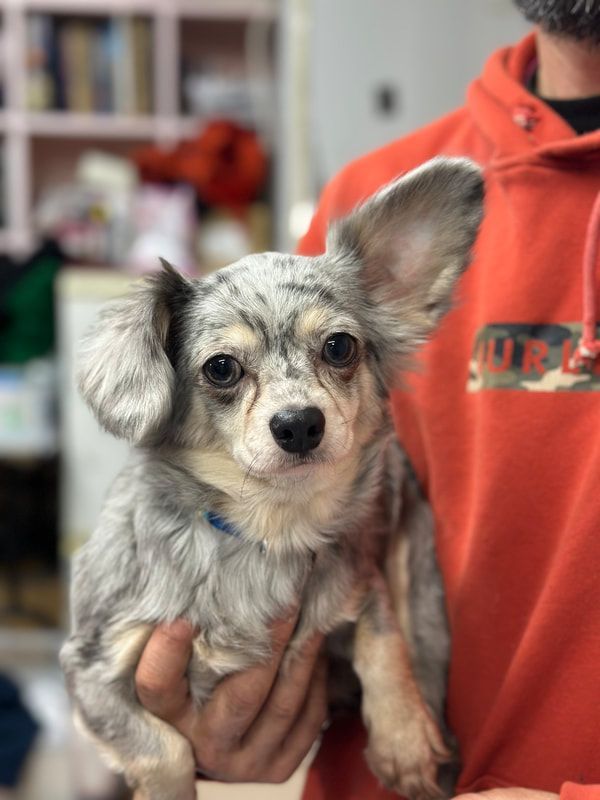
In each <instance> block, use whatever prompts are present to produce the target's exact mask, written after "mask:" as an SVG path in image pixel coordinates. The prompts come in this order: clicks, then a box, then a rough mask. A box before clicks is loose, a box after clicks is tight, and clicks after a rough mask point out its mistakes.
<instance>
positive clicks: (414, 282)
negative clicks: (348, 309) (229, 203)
mask: <svg viewBox="0 0 600 800" xmlns="http://www.w3.org/2000/svg"><path fill="white" fill-rule="evenodd" d="M482 213H483V179H482V176H481V170H480V169H479V167H478V166H476V165H475V164H474V163H473V162H472V161H469V160H468V159H466V158H436V159H433V160H432V161H429V162H427V163H426V164H424V165H423V166H421V167H418V168H417V169H415V170H413V171H412V172H409V173H407V174H406V175H404V176H403V177H401V178H399V179H398V180H396V181H394V182H393V183H391V184H389V185H388V186H386V187H384V188H383V189H382V190H380V191H379V192H378V193H377V194H375V195H374V196H373V197H371V198H370V199H369V200H367V201H366V202H365V203H364V204H362V205H361V206H359V207H358V208H357V209H356V210H355V211H353V212H352V213H351V214H350V215H349V216H347V217H345V218H342V219H340V220H338V221H337V222H335V223H334V224H333V225H332V226H331V228H330V230H329V233H328V237H327V256H328V257H330V258H332V259H334V260H335V261H339V262H342V263H343V264H344V267H345V268H346V269H348V267H350V268H351V269H352V266H354V268H355V270H358V279H359V281H360V283H361V285H362V287H363V288H364V289H365V290H366V292H367V295H368V298H369V300H370V301H371V303H372V304H373V305H374V306H375V308H376V310H377V312H378V314H381V315H383V316H382V318H381V319H380V321H381V322H384V324H385V327H386V329H387V330H386V335H387V336H388V338H389V337H393V338H394V340H395V341H394V342H389V344H390V345H391V346H392V348H393V349H394V350H395V351H396V352H408V351H410V350H413V349H414V348H415V347H416V346H417V345H419V344H420V343H422V342H423V341H424V340H425V339H426V337H427V336H428V334H429V333H431V331H432V330H433V329H434V328H435V326H436V324H437V322H438V320H439V319H440V317H441V316H442V315H443V314H444V313H445V311H447V310H448V308H449V307H450V304H451V298H452V291H453V289H454V285H455V283H456V281H457V279H458V277H459V276H460V274H461V273H462V272H463V270H464V269H465V268H466V266H467V264H468V263H469V259H470V251H471V247H472V245H473V242H474V240H475V236H476V234H477V230H478V227H479V223H480V221H481V217H482Z"/></svg>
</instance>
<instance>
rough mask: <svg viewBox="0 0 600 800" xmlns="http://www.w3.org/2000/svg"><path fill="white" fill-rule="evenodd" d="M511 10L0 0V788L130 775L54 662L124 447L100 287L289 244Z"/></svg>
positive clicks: (505, 36)
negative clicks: (90, 399)
mask: <svg viewBox="0 0 600 800" xmlns="http://www.w3.org/2000/svg"><path fill="white" fill-rule="evenodd" d="M524 30H525V25H524V23H523V21H522V19H521V17H520V15H519V14H518V13H517V12H516V10H515V9H514V8H513V6H512V3H511V2H510V0H451V2H450V0H448V1H447V2H446V1H445V0H419V2H414V0H371V2H368V3H365V2H364V0H0V796H2V797H4V795H3V794H2V793H3V792H9V791H10V793H11V794H10V796H11V797H14V798H18V800H40V798H42V797H43V798H44V800H91V799H92V798H94V799H95V800H110V799H111V798H113V800H114V798H118V797H127V796H128V794H127V792H126V790H125V789H124V787H123V786H122V785H121V784H120V783H119V781H118V780H117V779H115V778H114V776H112V775H111V774H110V773H109V772H108V771H107V770H106V769H105V768H104V767H103V766H102V764H101V763H100V762H99V760H98V758H97V756H96V754H95V751H94V749H93V748H92V747H90V746H89V745H87V744H86V743H84V742H83V741H82V740H81V739H80V738H79V737H78V735H77V734H76V733H75V732H74V730H73V727H72V725H71V722H70V717H69V712H68V706H67V701H66V695H65V693H64V689H63V685H62V678H61V675H60V672H59V669H58V665H57V660H56V655H57V652H58V648H59V646H60V642H61V640H62V638H63V637H64V631H65V629H66V625H67V603H66V590H67V585H68V571H69V569H68V565H69V559H70V556H71V555H72V553H73V552H74V551H75V550H76V549H77V547H79V546H80V545H81V543H82V542H83V541H85V540H86V538H87V537H88V536H89V534H90V532H91V530H92V528H93V526H94V524H95V521H96V518H97V515H98V512H99V509H100V506H101V503H102V498H103V495H104V492H105V491H106V488H107V486H108V484H109V483H110V481H111V480H112V479H113V477H114V475H115V474H116V472H118V470H119V469H120V467H121V465H122V464H123V462H124V460H125V458H126V454H127V447H126V445H125V444H124V443H123V442H119V441H116V440H114V439H112V438H111V437H109V436H108V435H106V434H104V433H103V432H102V431H100V430H99V428H98V426H97V424H96V422H95V421H94V420H93V419H92V417H91V415H90V414H89V413H88V411H87V409H86V408H85V407H84V405H83V403H82V402H81V400H80V399H79V397H78V394H77V390H76V386H75V380H74V368H75V367H74V365H75V358H76V350H77V343H78V341H79V339H80V338H81V336H82V334H83V332H84V331H85V330H86V328H87V327H88V326H89V325H90V323H91V321H92V320H93V318H94V317H95V315H96V314H97V312H98V310H99V308H100V307H101V306H102V304H103V303H105V302H106V301H107V300H109V299H111V298H114V297H117V296H119V295H121V294H123V293H124V292H125V291H126V290H127V288H128V286H129V284H130V283H131V281H132V280H133V279H136V278H138V277H139V276H140V275H142V274H144V273H147V272H149V271H153V270H155V269H157V268H158V256H162V257H165V258H167V259H168V260H170V261H172V262H173V263H174V264H176V265H177V266H178V267H179V268H180V269H182V270H183V271H185V272H186V273H187V274H190V275H196V274H197V275H202V274H204V273H206V272H208V271H211V270H213V269H217V268H219V267H221V266H223V265H225V264H228V263H231V262H232V261H234V260H237V259H238V258H241V257H242V256H244V255H245V254H247V253H249V252H252V251H255V250H265V249H273V248H276V249H283V250H287V249H292V248H293V247H294V243H295V240H296V239H297V237H298V236H300V235H301V234H302V233H303V232H304V230H305V229H306V226H307V225H308V222H309V220H310V216H311V213H312V210H313V207H314V203H315V199H316V197H317V196H318V193H319V191H320V189H321V188H322V186H323V184H324V182H325V181H326V180H327V179H328V178H329V177H331V175H332V174H333V173H334V172H335V171H336V170H337V169H338V168H339V167H340V166H342V164H343V163H345V162H346V161H347V160H348V159H350V158H353V157H355V156H357V155H359V154H360V153H362V152H364V151H366V150H369V149H371V148H374V147H377V146H378V145H380V144H383V143H385V142H386V141H388V140H390V139H392V138H395V137H397V136H400V135H402V134H404V133H406V132H408V131H409V130H411V129H413V128H415V127H417V126H419V125H421V124H424V123H426V122H427V121H429V120H430V119H433V118H434V117H436V116H438V115H440V114H441V113H443V112H445V111H448V110H450V109H451V108H453V107H455V106H456V105H458V104H460V103H461V101H462V97H463V95H464V91H465V88H466V84H467V83H468V81H469V80H470V79H471V78H472V77H474V76H475V75H477V73H478V72H479V70H480V68H481V66H482V64H483V61H484V58H485V56H486V55H487V54H488V53H489V52H490V51H492V50H493V49H494V48H496V47H497V46H499V45H502V44H505V43H508V42H510V41H514V40H515V39H517V38H518V37H519V36H520V35H521V34H522V33H523V31H524ZM424 42H426V46H424ZM19 731H20V735H19V736H17V733H18V732H19ZM301 785H302V775H296V776H295V777H294V778H293V779H292V780H291V781H290V783H289V784H288V785H285V786H282V787H248V786H244V787H228V786H220V785H219V784H207V785H205V786H202V787H200V789H199V793H200V796H201V797H202V798H206V800H219V798H222V800H228V799H229V798H232V799H233V798H239V797H244V798H251V797H257V798H258V797H260V798H261V800H267V799H268V798H270V797H272V798H274V800H275V799H276V798H280V799H283V798H290V799H293V798H297V797H298V796H299V792H300V788H301Z"/></svg>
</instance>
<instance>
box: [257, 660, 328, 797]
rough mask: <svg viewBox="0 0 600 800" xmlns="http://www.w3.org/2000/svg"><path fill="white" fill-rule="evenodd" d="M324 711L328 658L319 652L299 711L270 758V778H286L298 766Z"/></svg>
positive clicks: (284, 779)
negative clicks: (306, 693) (275, 753)
mask: <svg viewBox="0 0 600 800" xmlns="http://www.w3.org/2000/svg"><path fill="white" fill-rule="evenodd" d="M327 712H328V707H327V659H326V657H325V656H324V655H320V656H319V658H318V660H317V663H316V665H315V669H314V671H313V674H312V680H311V683H310V688H309V690H308V695H307V697H306V701H305V703H304V706H303V708H302V711H301V712H300V715H299V716H298V718H297V720H296V722H295V723H294V726H293V728H292V729H291V731H290V733H289V735H288V737H287V738H286V739H285V740H284V741H283V744H282V745H281V747H280V750H279V755H278V756H277V757H276V758H274V759H273V764H272V767H271V775H270V779H271V780H272V781H274V782H275V783H280V782H281V781H286V780H287V779H288V778H289V777H290V776H291V775H292V774H293V773H294V772H295V771H296V769H297V768H298V767H299V766H300V764H301V763H302V761H303V760H304V759H305V758H306V756H307V754H308V753H309V751H310V748H311V747H312V746H313V744H314V743H315V741H316V740H317V738H318V736H319V735H320V733H321V730H322V728H323V725H324V723H325V721H326V719H327Z"/></svg>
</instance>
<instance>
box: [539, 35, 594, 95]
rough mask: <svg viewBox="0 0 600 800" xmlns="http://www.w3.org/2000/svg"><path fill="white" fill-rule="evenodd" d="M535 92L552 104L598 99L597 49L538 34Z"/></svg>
mask: <svg viewBox="0 0 600 800" xmlns="http://www.w3.org/2000/svg"><path fill="white" fill-rule="evenodd" d="M537 54H538V72H537V91H538V94H539V95H541V96H542V97H547V98H549V99H552V100H575V99H577V98H581V97H594V96H596V95H600V45H595V44H592V43H591V42H589V41H578V40H577V39H572V38H567V37H566V36H556V35H554V34H549V33H546V32H545V31H542V30H540V29H539V28H538V30H537Z"/></svg>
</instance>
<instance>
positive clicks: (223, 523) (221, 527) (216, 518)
mask: <svg viewBox="0 0 600 800" xmlns="http://www.w3.org/2000/svg"><path fill="white" fill-rule="evenodd" d="M204 519H205V520H206V521H207V522H208V523H209V524H210V525H212V526H213V528H216V529H217V530H218V531H223V533H226V534H228V535H229V536H234V537H235V538H236V539H241V538H242V534H241V533H240V531H238V529H237V528H236V527H234V526H233V525H232V524H231V523H230V522H227V520H226V519H224V518H223V517H222V516H221V515H220V514H216V513H215V512H214V511H205V512H204Z"/></svg>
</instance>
